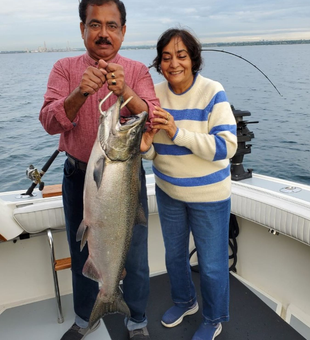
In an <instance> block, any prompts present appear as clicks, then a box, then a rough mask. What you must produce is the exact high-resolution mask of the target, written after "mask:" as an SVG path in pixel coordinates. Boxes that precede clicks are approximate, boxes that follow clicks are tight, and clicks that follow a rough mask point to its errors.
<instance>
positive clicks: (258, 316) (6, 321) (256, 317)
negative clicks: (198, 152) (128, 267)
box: [0, 272, 305, 340]
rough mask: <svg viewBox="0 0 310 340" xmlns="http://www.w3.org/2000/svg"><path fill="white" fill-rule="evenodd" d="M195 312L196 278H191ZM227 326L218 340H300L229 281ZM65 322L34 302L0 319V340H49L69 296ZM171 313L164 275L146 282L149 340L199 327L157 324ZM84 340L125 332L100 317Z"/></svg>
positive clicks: (51, 306)
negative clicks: (147, 289) (99, 325)
mask: <svg viewBox="0 0 310 340" xmlns="http://www.w3.org/2000/svg"><path fill="white" fill-rule="evenodd" d="M193 279H194V282H195V285H196V287H197V295H198V302H199V305H200V306H201V296H200V291H199V288H198V287H199V274H198V273H195V272H193ZM230 289H231V290H230V291H231V293H230V294H231V303H230V322H228V323H225V324H224V325H223V331H222V333H221V334H220V335H219V336H218V337H217V339H219V340H232V339H236V340H237V339H238V340H262V339H264V340H267V339H272V340H278V339H281V340H302V339H305V338H304V337H303V336H301V335H300V334H299V333H297V332H296V331H295V330H294V329H293V328H292V327H291V326H290V325H289V324H287V323H286V322H285V321H284V320H283V319H281V318H280V316H279V315H277V314H276V313H275V312H274V311H273V310H272V309H271V308H269V307H268V306H267V305H266V304H265V303H264V302H262V300H260V299H259V298H258V297H257V296H256V295H255V294H254V293H252V291H250V290H249V289H248V288H247V287H246V286H245V285H244V284H242V283H241V282H240V281H239V280H237V279H236V278H235V277H234V276H232V275H231V278H230ZM62 306H63V312H64V317H65V321H64V323H62V324H58V323H57V317H56V303H55V299H49V300H44V301H40V302H35V303H31V304H27V305H23V306H19V307H15V308H10V309H7V310H5V311H4V312H3V313H2V314H1V315H0V334H1V340H12V339H14V340H25V339H26V340H28V339H31V340H37V339H40V340H41V339H44V340H55V339H60V338H61V336H62V335H63V333H64V332H65V331H66V330H67V329H68V328H69V327H70V326H71V324H72V320H73V307H72V296H71V295H70V294H69V295H65V296H62ZM169 307H171V299H170V291H169V280H168V276H167V274H163V275H159V276H154V277H152V278H151V294H150V299H149V306H148V310H147V314H148V319H149V325H148V329H149V332H150V336H151V338H152V340H170V339H177V340H181V339H182V340H190V339H191V338H192V336H193V334H194V332H195V330H196V329H197V327H198V326H199V324H200V322H201V312H200V311H199V312H198V313H196V314H195V315H191V316H188V317H186V318H185V319H184V321H183V322H182V324H180V325H179V326H177V327H175V328H172V329H167V328H165V327H163V326H162V325H161V323H160V319H161V316H162V314H163V312H164V311H165V310H166V309H168V308H169ZM87 339H89V340H111V339H112V340H125V339H126V340H127V339H128V337H127V331H126V328H125V327H124V325H123V316H122V315H120V314H114V315H108V316H106V317H104V323H102V324H101V327H99V329H98V330H96V332H94V333H91V334H90V335H89V336H88V337H87Z"/></svg>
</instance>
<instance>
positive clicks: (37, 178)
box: [22, 150, 59, 196]
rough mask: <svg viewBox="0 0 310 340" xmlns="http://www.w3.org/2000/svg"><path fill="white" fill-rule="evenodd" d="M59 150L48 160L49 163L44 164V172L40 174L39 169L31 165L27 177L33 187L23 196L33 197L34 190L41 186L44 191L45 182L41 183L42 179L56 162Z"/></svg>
mask: <svg viewBox="0 0 310 340" xmlns="http://www.w3.org/2000/svg"><path fill="white" fill-rule="evenodd" d="M58 154H59V150H56V151H54V153H53V154H52V156H51V157H50V158H49V159H48V161H47V162H46V163H45V164H44V166H43V168H42V170H41V171H40V172H39V171H38V169H37V168H35V167H34V166H33V165H32V164H30V165H29V167H28V169H27V170H26V175H27V177H28V178H29V179H30V180H32V184H31V186H30V187H29V188H28V190H27V192H26V193H24V194H22V195H25V196H32V192H33V190H34V188H35V187H36V186H37V184H39V190H40V191H42V190H43V188H44V182H42V181H41V178H42V177H43V175H44V174H45V173H46V171H47V170H48V168H49V167H50V166H51V164H52V163H53V162H54V160H55V158H56V157H57V156H58Z"/></svg>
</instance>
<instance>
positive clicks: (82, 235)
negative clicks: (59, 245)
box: [76, 220, 89, 251]
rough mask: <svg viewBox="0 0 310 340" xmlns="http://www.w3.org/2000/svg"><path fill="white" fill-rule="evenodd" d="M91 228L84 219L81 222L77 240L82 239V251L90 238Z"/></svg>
mask: <svg viewBox="0 0 310 340" xmlns="http://www.w3.org/2000/svg"><path fill="white" fill-rule="evenodd" d="M88 232H89V228H88V226H87V225H86V224H85V222H84V220H83V221H82V222H81V224H80V226H79V229H78V231H77V232H76V241H77V242H79V241H81V246H80V250H81V251H82V250H83V248H84V246H85V244H86V242H87V238H88Z"/></svg>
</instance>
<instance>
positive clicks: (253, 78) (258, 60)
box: [0, 44, 310, 192]
mask: <svg viewBox="0 0 310 340" xmlns="http://www.w3.org/2000/svg"><path fill="white" fill-rule="evenodd" d="M223 49H224V50H225V51H229V52H231V53H235V54H238V55H240V56H242V57H243V58H246V59H248V60H249V61H250V62H251V63H253V64H254V65H256V66H257V67H258V68H260V69H261V70H262V71H263V72H264V73H265V74H266V75H267V76H268V77H269V78H270V80H271V81H272V82H273V83H274V84H275V86H276V87H277V88H278V90H279V91H280V93H281V94H282V96H280V95H279V94H278V93H277V91H276V90H275V89H274V88H273V87H272V85H271V84H270V83H269V82H268V80H267V79H266V77H264V76H263V75H262V74H261V73H260V72H259V71H258V70H257V69H255V68H254V67H253V66H251V65H250V64H248V63H246V62H245V61H243V60H241V59H240V58H236V57H233V56H231V55H228V54H225V53H217V52H203V57H204V68H203V71H202V72H201V73H202V75H204V76H206V77H209V78H211V79H214V80H218V81H219V82H221V83H222V84H223V86H224V88H225V90H226V92H227V95H228V99H229V101H230V103H231V104H233V105H234V106H235V108H236V109H239V110H247V111H250V112H251V116H250V117H245V119H246V120H248V121H249V122H252V121H259V123H257V124H248V128H249V129H250V130H251V131H253V132H254V135H255V138H254V139H252V141H251V142H249V144H251V145H252V148H251V149H252V152H251V154H248V155H245V157H244V162H243V164H244V168H245V169H247V168H251V169H253V171H254V172H256V173H259V174H264V175H269V176H274V177H279V178H283V179H289V180H293V181H296V182H300V183H305V184H310V170H309V164H310V143H309V128H310V66H309V55H310V45H308V44H303V45H265V46H244V47H243V46H242V47H237V46H236V47H225V48H223ZM81 53H82V52H54V53H33V54H0V75H1V79H2V80H1V85H2V87H1V91H0V168H1V176H0V192H2V191H7V190H19V189H20V190H22V189H25V190H26V189H27V188H28V187H29V186H30V185H31V182H30V180H29V179H28V178H27V177H26V169H27V168H28V166H29V165H30V164H33V165H34V166H35V167H37V168H38V170H41V168H42V167H43V165H44V164H45V162H46V161H47V160H48V159H49V157H50V156H51V155H52V154H53V152H54V151H55V150H56V149H57V147H58V139H59V136H50V135H48V134H47V133H46V132H45V130H44V129H43V128H42V126H41V124H40V122H39V120H38V116H39V111H40V109H41V106H42V103H43V95H44V93H45V91H46V83H47V79H48V76H49V73H50V70H51V68H52V66H53V64H54V63H55V62H56V61H57V60H58V59H60V58H64V57H66V56H73V55H77V54H81ZM121 54H122V55H124V56H126V57H129V58H132V59H136V60H139V61H141V62H143V63H145V64H146V65H147V66H149V65H150V64H151V62H152V60H153V58H154V57H155V50H153V49H145V50H144V49H143V50H121ZM151 74H152V77H153V80H154V82H155V83H157V82H159V81H161V80H162V79H163V78H162V77H161V76H160V75H158V74H157V73H156V72H155V70H151ZM64 160H65V155H64V154H60V155H58V157H57V158H56V160H55V161H54V163H53V164H52V165H51V167H50V168H49V170H48V171H47V172H46V174H45V175H44V177H43V181H44V182H45V184H47V185H49V184H56V183H61V181H62V168H63V162H64ZM145 168H146V171H147V172H148V173H150V172H151V163H150V162H145Z"/></svg>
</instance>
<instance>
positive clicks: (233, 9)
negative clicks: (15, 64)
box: [0, 0, 310, 50]
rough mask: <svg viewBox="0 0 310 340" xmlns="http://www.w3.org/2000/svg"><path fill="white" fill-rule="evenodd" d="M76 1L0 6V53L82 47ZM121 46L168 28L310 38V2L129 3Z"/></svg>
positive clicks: (206, 36)
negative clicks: (42, 47)
mask: <svg viewBox="0 0 310 340" xmlns="http://www.w3.org/2000/svg"><path fill="white" fill-rule="evenodd" d="M78 4H79V2H78V0H55V1H51V0H44V1H41V0H28V1H27V2H25V1H23V0H16V1H14V2H5V3H4V4H1V7H0V41H1V46H0V50H8V49H9V50H10V49H15V50H21V49H25V48H29V49H36V48H38V46H43V44H44V43H45V44H46V45H47V46H48V47H50V48H52V47H53V48H65V47H66V46H67V45H68V43H69V44H70V46H71V47H83V41H82V39H81V35H80V29H79V22H80V20H79V15H78ZM125 5H126V10H127V33H126V37H125V41H124V45H148V44H155V43H156V41H157V39H158V37H159V35H160V34H161V33H162V32H163V31H165V30H166V29H168V28H170V27H175V26H178V27H180V26H181V27H185V28H189V29H191V30H192V31H194V32H195V33H196V35H197V36H198V38H199V39H200V40H201V41H202V42H221V41H238V40H260V39H289V38H292V37H294V38H296V39H298V38H303V39H310V20H309V17H310V1H309V0H294V1H293V0H281V1H280V0H273V1H270V0H257V1H250V0H247V1H245V0H234V1H232V0H221V1H216V0H208V1H205V0H191V1H188V0H186V1H185V0H179V1H178V2H175V0H157V1H151V0H144V1H143V2H141V1H140V0H131V1H129V2H125Z"/></svg>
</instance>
